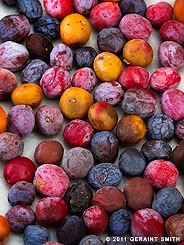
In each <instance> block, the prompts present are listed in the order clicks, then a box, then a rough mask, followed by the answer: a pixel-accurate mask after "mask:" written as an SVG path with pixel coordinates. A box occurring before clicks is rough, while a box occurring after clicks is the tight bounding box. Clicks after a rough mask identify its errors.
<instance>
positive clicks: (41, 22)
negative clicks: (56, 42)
mask: <svg viewBox="0 0 184 245" xmlns="http://www.w3.org/2000/svg"><path fill="white" fill-rule="evenodd" d="M33 28H34V31H35V32H38V33H41V34H43V35H45V36H46V37H49V38H50V39H54V38H56V37H57V36H58V35H59V31H60V29H59V28H60V22H59V21H58V20H57V19H55V18H52V17H50V16H43V17H41V18H40V19H38V20H37V22H36V23H35V24H34V26H33Z"/></svg>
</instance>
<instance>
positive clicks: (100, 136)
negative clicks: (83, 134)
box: [91, 131, 119, 162]
mask: <svg viewBox="0 0 184 245" xmlns="http://www.w3.org/2000/svg"><path fill="white" fill-rule="evenodd" d="M118 150H119V146H118V139H117V138H116V136H115V135H114V134H113V133H112V132H110V131H101V132H97V133H95V134H94V136H93V138H92V140H91V152H92V154H93V156H94V158H95V159H96V160H97V161H98V162H113V161H114V160H115V159H116V157H117V155H118Z"/></svg>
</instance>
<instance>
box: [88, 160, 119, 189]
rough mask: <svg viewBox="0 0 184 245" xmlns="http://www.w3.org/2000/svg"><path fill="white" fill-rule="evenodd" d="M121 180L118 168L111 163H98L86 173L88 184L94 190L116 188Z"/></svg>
mask: <svg viewBox="0 0 184 245" xmlns="http://www.w3.org/2000/svg"><path fill="white" fill-rule="evenodd" d="M121 180H122V173H121V170H120V169H119V167H118V166H116V165H113V164H112V163H100V164H98V165H97V166H95V167H93V168H92V169H91V170H90V171H89V173H88V183H89V185H91V186H92V187H94V188H102V187H104V186H117V185H119V184H120V182H121Z"/></svg>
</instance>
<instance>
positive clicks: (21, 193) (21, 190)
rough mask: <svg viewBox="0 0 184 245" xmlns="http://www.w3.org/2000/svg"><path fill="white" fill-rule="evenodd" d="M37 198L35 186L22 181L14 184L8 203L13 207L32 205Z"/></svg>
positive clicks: (9, 193)
mask: <svg viewBox="0 0 184 245" xmlns="http://www.w3.org/2000/svg"><path fill="white" fill-rule="evenodd" d="M35 196H36V192H35V188H34V185H33V184H32V183H29V182H27V181H20V182H17V183H16V184H14V185H13V186H12V187H11V189H10V191H9V192H8V202H9V203H10V205H11V206H16V205H22V204H24V205H32V203H33V201H34V199H35Z"/></svg>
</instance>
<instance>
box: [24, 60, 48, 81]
mask: <svg viewBox="0 0 184 245" xmlns="http://www.w3.org/2000/svg"><path fill="white" fill-rule="evenodd" d="M48 69H49V67H48V65H47V64H46V63H45V62H44V61H42V60H39V59H35V60H32V61H31V62H30V63H29V64H28V65H27V66H26V67H25V68H24V70H22V74H21V81H22V83H36V84H38V85H40V80H41V78H42V76H43V74H44V73H45V72H46V70H48Z"/></svg>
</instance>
